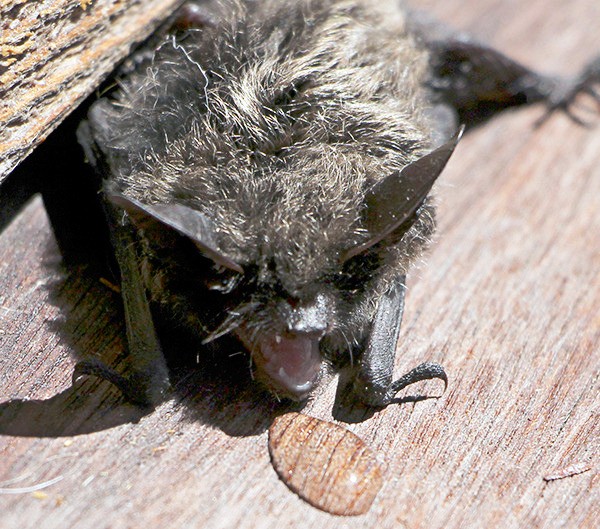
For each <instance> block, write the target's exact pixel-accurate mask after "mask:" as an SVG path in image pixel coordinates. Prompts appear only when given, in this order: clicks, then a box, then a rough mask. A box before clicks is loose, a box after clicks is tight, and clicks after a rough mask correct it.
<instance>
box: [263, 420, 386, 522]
mask: <svg viewBox="0 0 600 529" xmlns="http://www.w3.org/2000/svg"><path fill="white" fill-rule="evenodd" d="M269 452H270V454H271V461H272V463H273V467H274V468H275V471H276V472H277V474H278V475H279V477H280V478H281V480H282V481H283V482H284V483H285V484H286V485H287V486H288V487H289V488H290V489H291V490H292V491H294V492H295V493H296V494H298V496H300V497H301V498H302V499H303V500H305V501H307V502H308V503H310V504H311V505H313V506H314V507H317V508H318V509H321V510H323V511H326V512H329V513H331V514H338V515H343V516H355V515H359V514H364V513H366V512H367V511H368V510H369V508H370V507H371V504H372V503H373V500H374V499H375V497H376V496H377V493H378V492H379V489H380V488H381V486H382V484H383V471H382V468H381V465H380V464H379V462H378V461H377V459H376V458H375V454H374V453H373V451H372V450H371V449H370V448H369V447H367V445H365V443H364V442H363V441H362V440H361V439H360V438H359V437H357V436H356V435H355V434H353V433H352V432H350V431H348V430H346V429H345V428H342V427H341V426H338V425H336V424H333V423H330V422H325V421H321V420H319V419H314V418H312V417H307V416H306V415H302V414H300V413H288V414H286V415H283V416H281V417H278V418H277V419H275V421H274V422H273V424H272V425H271V428H270V429H269Z"/></svg>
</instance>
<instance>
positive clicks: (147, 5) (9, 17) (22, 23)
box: [0, 0, 181, 182]
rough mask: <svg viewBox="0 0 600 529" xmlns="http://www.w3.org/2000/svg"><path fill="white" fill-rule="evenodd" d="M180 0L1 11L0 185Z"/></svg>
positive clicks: (26, 5) (83, 1) (45, 3)
mask: <svg viewBox="0 0 600 529" xmlns="http://www.w3.org/2000/svg"><path fill="white" fill-rule="evenodd" d="M180 3H181V0H143V1H142V0H118V1H117V0H77V1H75V0H41V1H36V2H31V1H26V0H8V1H5V2H2V4H1V5H0V182H1V181H2V180H3V179H4V177H5V176H6V175H7V174H8V173H10V171H11V170H12V169H13V168H14V167H15V166H16V165H17V164H18V163H19V162H21V161H22V160H23V158H25V157H26V156H27V155H28V154H29V153H30V152H31V151H32V150H33V149H34V148H35V147H36V145H38V144H39V143H40V142H41V141H43V139H44V138H45V137H46V136H47V135H48V134H49V133H50V132H52V130H54V128H55V127H56V126H57V125H58V124H59V123H60V122H61V121H62V120H63V119H64V118H65V117H66V116H67V115H68V114H69V113H70V112H71V111H72V110H73V109H74V108H75V107H76V106H77V105H78V104H79V103H80V102H81V101H82V100H83V99H84V98H85V97H86V96H87V95H89V94H90V93H91V92H92V91H93V90H94V89H95V88H96V87H97V86H98V84H99V83H100V81H101V80H102V79H103V78H104V77H105V76H106V75H107V74H108V73H109V72H111V71H112V70H113V68H114V67H115V64H116V63H117V62H118V61H120V60H121V59H122V58H124V57H125V56H126V55H127V54H128V53H129V52H130V51H131V49H132V47H133V46H134V45H135V44H139V43H140V42H141V41H142V40H144V39H145V38H146V37H147V36H148V35H149V34H150V33H151V32H152V31H153V30H154V29H155V28H156V27H157V26H158V25H159V24H160V23H161V22H162V21H163V20H164V19H165V18H166V17H167V16H168V15H169V13H171V12H172V11H173V10H174V8H175V6H177V5H178V4H180Z"/></svg>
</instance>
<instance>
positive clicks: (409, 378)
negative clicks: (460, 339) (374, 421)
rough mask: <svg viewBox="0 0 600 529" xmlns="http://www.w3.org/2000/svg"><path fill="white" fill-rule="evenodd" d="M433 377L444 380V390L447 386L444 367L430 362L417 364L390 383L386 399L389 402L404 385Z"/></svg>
mask: <svg viewBox="0 0 600 529" xmlns="http://www.w3.org/2000/svg"><path fill="white" fill-rule="evenodd" d="M434 378H438V379H440V380H443V381H444V392H445V391H446V389H447V388H448V375H446V371H444V368H443V367H442V366H441V365H439V364H434V363H432V362H424V363H423V364H419V365H418V366H417V367H415V368H414V369H411V370H410V371H409V372H408V373H406V374H404V375H402V376H401V377H400V378H399V379H398V380H395V381H394V382H392V383H391V384H390V388H389V390H388V393H387V394H386V401H387V402H391V401H392V399H393V398H394V397H395V396H396V394H397V393H398V392H399V391H400V390H402V389H404V388H405V387H406V386H410V385H411V384H414V383H415V382H420V381H421V380H432V379H434Z"/></svg>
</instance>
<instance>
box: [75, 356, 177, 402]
mask: <svg viewBox="0 0 600 529" xmlns="http://www.w3.org/2000/svg"><path fill="white" fill-rule="evenodd" d="M83 376H94V377H98V378H101V379H103V380H107V381H108V382H110V383H111V384H112V385H113V386H115V387H116V388H117V389H119V391H120V392H121V393H122V394H123V397H125V399H126V400H127V401H128V402H131V403H132V404H135V405H138V406H142V407H154V406H156V405H157V404H159V403H160V402H162V401H163V400H165V398H166V396H167V393H168V390H169V387H170V384H169V379H168V377H159V376H157V375H155V374H148V373H145V372H142V371H134V372H133V373H132V374H131V375H130V376H129V377H125V376H123V375H121V374H120V373H117V372H116V371H115V370H114V369H113V368H111V367H109V366H107V365H106V364H105V363H104V362H102V361H100V360H97V359H90V360H84V361H82V362H78V363H77V365H75V369H74V370H73V378H72V381H73V385H75V384H76V383H77V382H78V381H79V379H80V378H81V377H83Z"/></svg>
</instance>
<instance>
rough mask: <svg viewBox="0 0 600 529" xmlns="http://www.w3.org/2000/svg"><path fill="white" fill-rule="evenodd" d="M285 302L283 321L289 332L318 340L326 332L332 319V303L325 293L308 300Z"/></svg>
mask: <svg viewBox="0 0 600 529" xmlns="http://www.w3.org/2000/svg"><path fill="white" fill-rule="evenodd" d="M286 304H287V307H286V308H287V310H286V311H285V312H286V316H285V322H286V327H287V331H288V332H289V333H290V334H295V335H304V336H307V337H310V338H312V339H316V340H320V339H321V338H322V337H323V335H324V334H325V333H326V332H327V329H328V327H329V325H330V323H331V319H332V303H331V301H330V300H329V298H327V297H326V296H325V295H323V294H318V295H316V296H315V297H314V298H313V299H311V300H310V301H308V302H306V301H305V302H301V301H294V302H293V303H286Z"/></svg>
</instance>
